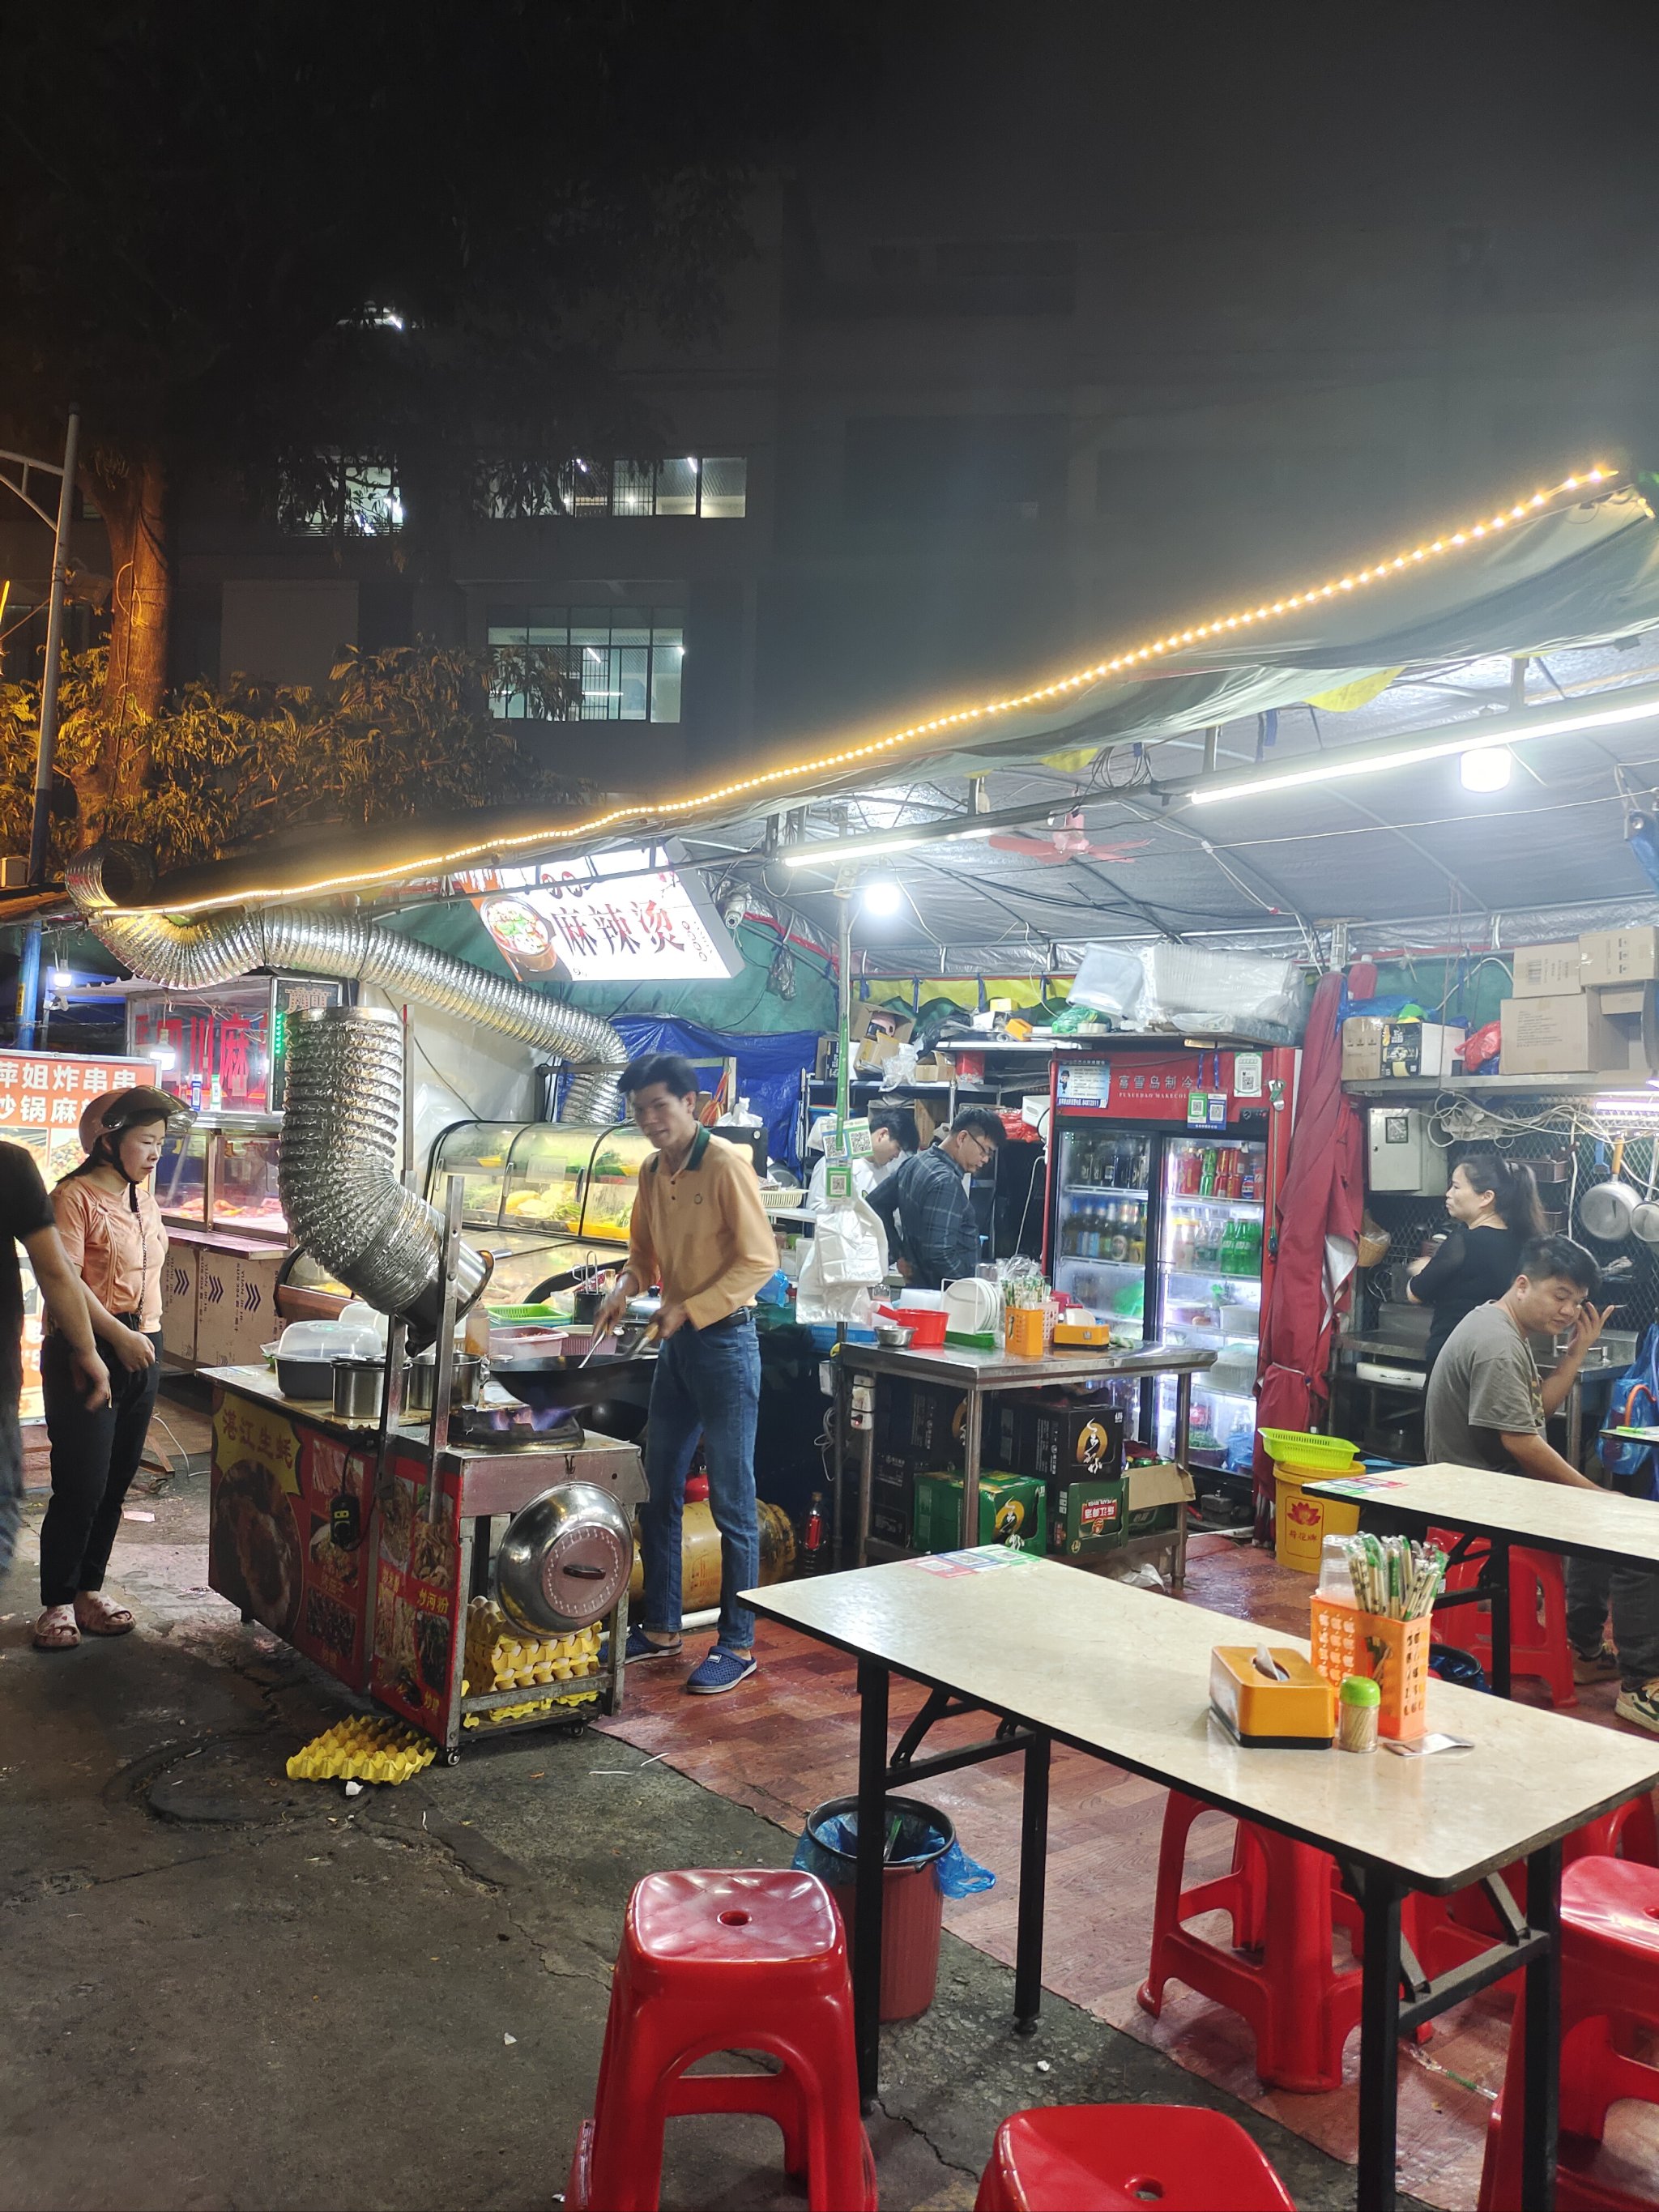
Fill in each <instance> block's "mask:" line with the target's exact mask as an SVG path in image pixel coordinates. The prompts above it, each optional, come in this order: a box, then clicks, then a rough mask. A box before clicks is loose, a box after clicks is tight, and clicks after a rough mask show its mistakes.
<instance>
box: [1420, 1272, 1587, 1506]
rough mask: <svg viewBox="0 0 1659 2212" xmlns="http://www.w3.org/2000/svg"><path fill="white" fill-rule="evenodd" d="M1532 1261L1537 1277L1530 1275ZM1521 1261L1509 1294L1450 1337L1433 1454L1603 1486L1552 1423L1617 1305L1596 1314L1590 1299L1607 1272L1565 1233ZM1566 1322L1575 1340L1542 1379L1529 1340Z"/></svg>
mask: <svg viewBox="0 0 1659 2212" xmlns="http://www.w3.org/2000/svg"><path fill="white" fill-rule="evenodd" d="M1528 1260H1531V1261H1533V1266H1534V1273H1531V1274H1528V1273H1526V1272H1525V1270H1526V1264H1527V1261H1528ZM1600 1283H1601V1269H1600V1268H1599V1267H1597V1266H1596V1264H1595V1261H1594V1260H1593V1259H1592V1258H1591V1257H1590V1255H1589V1253H1588V1252H1586V1251H1585V1250H1584V1249H1583V1246H1582V1245H1578V1244H1575V1243H1572V1242H1571V1239H1570V1238H1568V1237H1542V1238H1541V1239H1540V1240H1539V1241H1538V1243H1535V1244H1530V1245H1528V1247H1527V1249H1526V1252H1525V1254H1524V1255H1522V1273H1520V1274H1518V1275H1517V1276H1516V1279H1515V1280H1514V1282H1513V1283H1511V1284H1510V1287H1509V1289H1508V1290H1507V1291H1505V1292H1504V1296H1503V1297H1501V1298H1496V1299H1494V1300H1493V1302H1492V1304H1491V1305H1489V1306H1477V1307H1476V1308H1475V1310H1474V1312H1473V1313H1471V1314H1466V1315H1465V1316H1463V1318H1462V1321H1461V1322H1458V1324H1457V1327H1456V1328H1455V1329H1454V1330H1453V1331H1452V1333H1451V1334H1450V1335H1449V1337H1448V1338H1447V1339H1446V1348H1445V1350H1444V1351H1443V1352H1442V1353H1441V1355H1440V1357H1439V1358H1438V1359H1437V1360H1436V1362H1435V1364H1434V1372H1433V1373H1432V1374H1431V1376H1430V1377H1429V1389H1428V1395H1427V1397H1426V1399H1425V1403H1424V1413H1423V1437H1424V1443H1425V1449H1426V1452H1427V1456H1428V1458H1429V1460H1430V1461H1431V1462H1433V1461H1436V1460H1446V1461H1449V1462H1451V1464H1452V1465H1454V1466H1456V1467H1488V1468H1496V1469H1497V1470H1498V1472H1499V1473H1500V1474H1529V1475H1532V1476H1534V1477H1535V1478H1537V1479H1538V1480H1541V1481H1544V1482H1564V1483H1567V1484H1569V1485H1571V1486H1572V1487H1574V1488H1576V1489H1580V1490H1593V1489H1594V1488H1595V1484H1594V1483H1593V1482H1591V1481H1590V1480H1589V1478H1588V1477H1587V1476H1585V1475H1583V1474H1580V1473H1579V1472H1578V1469H1577V1468H1576V1467H1574V1466H1572V1465H1571V1462H1568V1461H1566V1460H1565V1459H1563V1458H1562V1456H1561V1455H1560V1453H1559V1452H1558V1451H1556V1450H1555V1449H1553V1446H1552V1445H1551V1444H1550V1443H1549V1442H1548V1441H1547V1438H1546V1437H1545V1434H1544V1423H1545V1420H1546V1419H1547V1416H1548V1415H1550V1414H1551V1413H1554V1412H1555V1410H1556V1408H1557V1407H1559V1406H1560V1405H1561V1404H1563V1403H1564V1401H1565V1398H1566V1395H1567V1393H1568V1391H1569V1390H1570V1389H1571V1388H1572V1381H1573V1377H1574V1376H1576V1375H1577V1372H1578V1370H1579V1368H1580V1367H1581V1366H1582V1365H1583V1359H1584V1354H1585V1353H1586V1352H1588V1351H1589V1348H1590V1346H1591V1345H1593V1344H1594V1343H1595V1340H1596V1338H1597V1337H1598V1336H1600V1335H1601V1329H1602V1326H1603V1324H1604V1322H1606V1320H1607V1313H1611V1312H1612V1310H1613V1309H1612V1307H1611V1306H1609V1307H1608V1308H1607V1313H1598V1312H1597V1310H1596V1309H1595V1306H1594V1305H1593V1304H1591V1303H1590V1300H1591V1297H1592V1296H1593V1295H1594V1293H1595V1291H1596V1289H1597V1288H1598V1286H1599V1285H1600ZM1567 1329H1571V1331H1572V1342H1571V1345H1570V1346H1569V1347H1568V1349H1567V1351H1566V1352H1565V1355H1564V1356H1563V1357H1562V1358H1561V1359H1559V1361H1558V1362H1557V1364H1556V1365H1555V1367H1554V1368H1553V1370H1552V1371H1551V1374H1550V1376H1549V1379H1548V1381H1547V1382H1545V1381H1542V1380H1541V1379H1540V1376H1539V1373H1538V1363H1537V1361H1536V1360H1535V1359H1534V1358H1533V1356H1532V1346H1530V1345H1529V1344H1528V1341H1527V1339H1528V1337H1529V1336H1532V1335H1541V1336H1544V1335H1547V1336H1555V1335H1559V1334H1562V1333H1563V1332H1564V1331H1565V1330H1567Z"/></svg>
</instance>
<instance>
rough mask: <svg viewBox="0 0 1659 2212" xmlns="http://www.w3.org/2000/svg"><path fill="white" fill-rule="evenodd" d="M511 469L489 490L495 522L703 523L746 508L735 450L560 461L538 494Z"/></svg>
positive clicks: (736, 515) (743, 472) (738, 516)
mask: <svg viewBox="0 0 1659 2212" xmlns="http://www.w3.org/2000/svg"><path fill="white" fill-rule="evenodd" d="M513 474H514V472H513V471H508V470H503V471H501V473H500V475H499V477H497V478H496V480H495V487H494V488H493V489H492V490H491V492H490V494H489V506H490V509H491V512H492V513H494V514H495V517H496V518H497V520H506V519H518V518H521V517H535V516H538V515H561V514H563V515H569V516H571V517H573V518H574V519H575V520H584V519H592V518H593V517H595V516H599V515H605V516H610V517H613V518H615V519H617V520H627V519H629V518H631V517H639V516H657V517H662V516H672V515H678V516H680V517H682V518H685V519H688V520H699V521H703V522H741V521H742V520H743V519H744V514H745V513H747V512H748V505H749V463H748V461H747V459H745V458H744V456H743V455H742V454H741V453H732V454H711V455H708V456H703V457H699V456H697V455H695V454H688V455H685V456H684V457H680V456H676V457H675V458H674V459H671V460H660V461H629V460H608V461H607V460H597V459H592V457H589V458H586V459H582V458H580V457H579V458H577V459H573V460H568V461H566V462H565V463H564V464H563V465H562V467H561V468H560V469H559V471H557V475H556V479H555V488H554V489H553V490H552V491H551V492H550V493H544V494H543V495H541V496H539V497H538V496H537V495H534V494H527V493H526V490H525V489H524V487H523V486H522V484H520V483H510V479H511V478H512V477H513Z"/></svg>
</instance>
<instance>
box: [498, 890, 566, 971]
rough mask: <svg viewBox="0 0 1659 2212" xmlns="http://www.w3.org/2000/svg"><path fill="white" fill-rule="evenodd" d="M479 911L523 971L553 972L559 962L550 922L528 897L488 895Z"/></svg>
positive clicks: (511, 958) (506, 951)
mask: <svg viewBox="0 0 1659 2212" xmlns="http://www.w3.org/2000/svg"><path fill="white" fill-rule="evenodd" d="M480 911H481V913H482V914H483V925H484V927H485V928H486V929H487V930H488V931H489V933H490V935H491V936H492V937H493V938H494V939H495V942H496V944H497V945H499V946H500V947H501V951H503V952H504V953H505V954H506V956H507V959H508V960H509V961H510V962H511V963H512V964H513V967H514V968H516V969H518V970H519V972H520V975H550V974H551V972H552V970H553V969H555V968H556V967H557V966H558V964H559V954H558V948H557V947H556V945H555V944H554V942H553V931H552V927H551V925H550V923H549V922H548V921H545V920H544V917H543V916H542V915H539V914H538V913H537V911H536V909H535V908H534V907H533V906H532V905H531V904H530V902H528V900H526V899H521V898H497V899H489V900H487V901H486V902H485V903H484V905H483V908H481V909H480Z"/></svg>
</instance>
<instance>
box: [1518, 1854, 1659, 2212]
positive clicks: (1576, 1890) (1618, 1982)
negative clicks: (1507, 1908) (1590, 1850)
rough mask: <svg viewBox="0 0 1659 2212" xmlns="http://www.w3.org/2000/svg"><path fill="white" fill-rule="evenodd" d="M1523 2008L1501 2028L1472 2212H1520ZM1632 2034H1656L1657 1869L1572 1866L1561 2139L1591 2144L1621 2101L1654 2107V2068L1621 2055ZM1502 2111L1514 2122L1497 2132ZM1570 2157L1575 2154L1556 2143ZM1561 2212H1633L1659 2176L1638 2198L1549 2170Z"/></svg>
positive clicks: (1565, 1910)
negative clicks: (1496, 2082)
mask: <svg viewBox="0 0 1659 2212" xmlns="http://www.w3.org/2000/svg"><path fill="white" fill-rule="evenodd" d="M1523 2012H1524V2000H1523V2002H1522V2003H1521V2004H1517V2005H1516V2008H1515V2019H1514V2022H1513V2024H1512V2025H1511V2027H1510V2055H1509V2063H1508V2065H1507V2066H1506V2068H1505V2069H1504V2087H1503V2089H1502V2091H1501V2093H1499V2096H1498V2102H1497V2103H1496V2104H1495V2105H1494V2106H1492V2118H1491V2119H1490V2120H1489V2122H1488V2123H1487V2126H1486V2162H1485V2164H1484V2166H1482V2168H1481V2171H1480V2212H1521V2104H1522V2096H1523V2094H1524V2092H1525V2079H1524V2076H1525V2067H1524V2052H1525V2047H1526V2038H1525V2036H1524V2034H1523V2033H1522V2015H1523ZM1638 2027H1650V2028H1656V2027H1659V1868H1654V1867H1648V1866H1642V1865H1640V1864H1638V1863H1637V1862H1636V1861H1634V1860H1632V1859H1615V1858H1581V1859H1577V1860H1575V1861H1574V1863H1572V1865H1571V1866H1570V1867H1568V1868H1567V1869H1565V1872H1564V1873H1563V1875H1562V1876H1561V2134H1562V2136H1563V2137H1564V2138H1565V2137H1567V2136H1577V2137H1579V2138H1580V2146H1581V2148H1579V2152H1578V2154H1579V2156H1580V2157H1581V2158H1582V2157H1583V2154H1584V2153H1585V2152H1587V2151H1588V2150H1589V2146H1591V2145H1593V2144H1595V2143H1599V2142H1601V2136H1602V2134H1603V2131H1604V2130H1605V2129H1606V2126H1607V2107H1608V2106H1610V2105H1612V2104H1614V2103H1616V2102H1617V2101H1618V2100H1619V2099H1620V2098H1621V2097H1635V2098H1639V2099H1640V2100H1641V2101H1642V2102H1643V2103H1644V2104H1647V2105H1659V2067H1654V2066H1645V2065H1644V2064H1642V2063H1641V2062H1640V2061H1639V2060H1638V2059H1634V2058H1632V2057H1628V2056H1627V2055H1626V2051H1624V2050H1623V2049H1622V2048H1621V2047H1620V2046H1621V2044H1622V2043H1625V2042H1627V2041H1628V2039H1629V2038H1630V2035H1631V2032H1632V2029H1634V2028H1638ZM1505 2107H1507V2108H1508V2109H1509V2111H1510V2112H1513V2114H1514V2115H1515V2124H1514V2125H1513V2126H1505V2124H1504V2110H1505ZM1564 2148H1565V2151H1566V2152H1567V2154H1569V2156H1571V2154H1572V2152H1573V2150H1574V2148H1575V2147H1574V2146H1573V2145H1571V2144H1564ZM1555 2201H1556V2203H1557V2205H1558V2206H1559V2207H1560V2208H1561V2212H1578V2208H1603V2207H1605V2208H1607V2212H1633V2208H1634V2207H1636V2206H1638V2205H1649V2206H1651V2205H1656V2204H1659V2171H1656V2172H1654V2174H1653V2176H1652V2179H1651V2185H1650V2188H1649V2189H1648V2190H1647V2191H1646V2192H1645V2193H1644V2195H1642V2196H1639V2197H1632V2195H1630V2194H1629V2193H1628V2191H1623V2190H1613V2189H1610V2188H1609V2187H1608V2186H1607V2185H1606V2184H1604V2183H1597V2182H1595V2181H1593V2180H1589V2179H1586V2177H1585V2176H1584V2175H1583V2174H1582V2173H1579V2172H1575V2171H1574V2169H1573V2166H1572V2165H1571V2164H1570V2163H1568V2162H1566V2161H1565V2160H1564V2161H1563V2162H1562V2163H1559V2164H1558V2166H1557V2167H1556V2177H1555Z"/></svg>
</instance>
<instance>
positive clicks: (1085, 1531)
mask: <svg viewBox="0 0 1659 2212" xmlns="http://www.w3.org/2000/svg"><path fill="white" fill-rule="evenodd" d="M1127 1489H1128V1485H1127V1482H1125V1481H1124V1480H1123V1478H1122V1477H1121V1475H1118V1476H1115V1477H1113V1478H1112V1480H1109V1481H1104V1482H1072V1483H1067V1485H1066V1487H1065V1488H1064V1489H1063V1490H1060V1491H1058V1492H1055V1495H1054V1527H1053V1529H1052V1530H1051V1532H1050V1534H1049V1539H1048V1548H1049V1549H1050V1551H1053V1552H1056V1553H1059V1554H1060V1557H1061V1558H1063V1559H1087V1558H1089V1557H1090V1556H1091V1554H1093V1553H1097V1552H1115V1550H1116V1549H1117V1547H1118V1546H1119V1545H1120V1544H1121V1542H1122V1541H1123V1504H1124V1494H1125V1492H1127Z"/></svg>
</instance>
